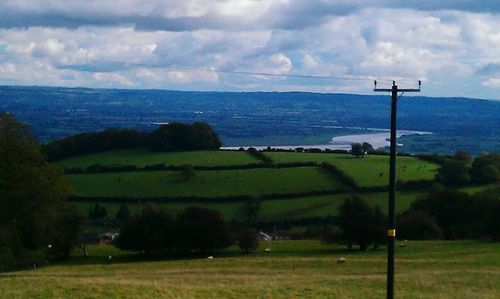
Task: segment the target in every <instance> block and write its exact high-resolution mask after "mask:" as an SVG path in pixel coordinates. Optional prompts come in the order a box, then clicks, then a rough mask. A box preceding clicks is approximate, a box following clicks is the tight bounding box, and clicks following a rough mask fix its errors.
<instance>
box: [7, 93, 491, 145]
mask: <svg viewBox="0 0 500 299" xmlns="http://www.w3.org/2000/svg"><path fill="white" fill-rule="evenodd" d="M0 110H6V111H9V112H11V113H13V114H15V115H16V117H18V118H19V119H20V120H22V121H24V122H27V123H28V124H29V125H30V126H31V128H32V129H33V131H34V132H35V134H36V136H38V137H39V138H40V139H41V140H42V141H44V142H46V141H50V140H55V139H59V138H62V137H65V136H68V135H72V134H76V133H81V132H89V131H98V130H103V129H106V128H135V129H140V130H145V131H151V130H153V129H154V128H156V127H157V125H155V123H165V122H173V121H180V122H193V121H205V122H207V123H209V124H210V125H212V126H213V127H214V129H215V131H216V132H218V134H219V135H220V136H221V139H222V142H223V143H224V145H233V146H239V145H268V144H273V145H280V144H281V145H299V144H319V143H326V142H328V141H329V140H330V138H331V137H333V136H339V135H345V134H357V133H366V132H370V131H366V130H365V129H366V128H387V127H388V124H389V97H388V96H386V95H373V96H369V95H352V94H318V93H303V92H286V93H277V92H184V91H162V90H114V89H113V90H109V89H86V88H75V89H71V88H52V87H11V86H4V87H0ZM499 124H500V102H498V101H487V100H477V99H464V98H427V97H409V96H404V97H403V98H401V101H400V104H399V128H400V129H404V130H414V131H429V132H433V133H435V135H431V136H417V137H415V136H413V137H405V138H403V140H405V146H404V147H403V148H402V150H404V151H408V152H440V153H443V152H453V151H455V150H457V149H465V150H468V151H470V152H472V153H479V152H481V151H500V141H499V138H498V136H499V134H498V128H499V127H500V126H499ZM353 127H359V128H358V129H355V128H353Z"/></svg>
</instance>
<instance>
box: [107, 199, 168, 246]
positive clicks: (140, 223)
mask: <svg viewBox="0 0 500 299" xmlns="http://www.w3.org/2000/svg"><path fill="white" fill-rule="evenodd" d="M174 233H175V223H174V221H173V219H172V218H171V217H170V215H169V214H168V213H167V212H166V211H165V210H164V209H162V208H159V207H156V206H153V205H145V206H144V207H143V209H142V211H141V212H140V213H139V214H136V215H133V216H131V217H130V218H129V219H128V220H126V221H125V222H124V223H123V224H122V226H121V228H120V234H119V235H118V239H117V241H116V245H117V247H118V248H120V249H123V250H132V251H137V252H141V253H143V254H145V255H151V254H152V253H153V252H168V251H170V250H172V249H173V248H174V246H175V235H174Z"/></svg>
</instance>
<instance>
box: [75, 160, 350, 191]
mask: <svg viewBox="0 0 500 299" xmlns="http://www.w3.org/2000/svg"><path fill="white" fill-rule="evenodd" d="M68 178H69V179H70V180H71V182H72V184H73V186H74V194H75V195H80V196H133V197H161V196H172V197H175V196H203V197H217V196H220V197H224V196H237V195H255V196H257V195H262V194H273V193H299V192H306V191H321V190H335V189H339V188H343V187H342V186H341V185H340V183H338V182H337V181H335V180H333V179H332V178H331V177H330V176H329V175H327V174H325V173H323V172H322V171H321V170H320V169H318V168H314V167H297V168H282V169H267V168H262V169H247V170H221V171H219V170H217V171H196V175H195V177H194V178H192V179H190V180H188V181H186V180H185V179H184V178H183V176H182V174H181V172H180V171H151V172H126V173H97V174H78V175H68Z"/></svg>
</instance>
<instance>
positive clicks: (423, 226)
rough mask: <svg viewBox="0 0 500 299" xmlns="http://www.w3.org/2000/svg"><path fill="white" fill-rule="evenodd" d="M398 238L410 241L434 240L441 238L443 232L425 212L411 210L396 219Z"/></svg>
mask: <svg viewBox="0 0 500 299" xmlns="http://www.w3.org/2000/svg"><path fill="white" fill-rule="evenodd" d="M398 218H399V221H398V232H399V236H400V237H401V238H404V239H410V240H436V239H441V238H442V237H443V230H442V229H441V227H440V226H439V224H438V223H437V221H436V219H435V218H434V217H433V216H431V215H430V214H429V212H427V211H419V210H411V211H407V212H405V213H403V214H402V215H401V216H399V217H398Z"/></svg>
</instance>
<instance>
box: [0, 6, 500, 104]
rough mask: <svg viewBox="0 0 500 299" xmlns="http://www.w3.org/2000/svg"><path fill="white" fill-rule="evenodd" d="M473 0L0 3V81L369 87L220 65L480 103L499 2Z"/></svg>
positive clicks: (489, 72) (489, 78)
mask: <svg viewBox="0 0 500 299" xmlns="http://www.w3.org/2000/svg"><path fill="white" fill-rule="evenodd" d="M431 2H432V3H431ZM408 3H412V4H408ZM433 3H434V4H433ZM468 3H469V2H467V1H430V0H422V1H419V2H418V3H417V2H416V1H373V2H370V4H367V2H366V1H358V0H352V1H335V3H333V2H331V1H313V0H309V1H305V0H296V1H289V0H262V1H255V0H241V1H240V0H238V1H231V0H225V1H206V0H205V1H204V0H185V1H174V0H169V1H163V0H152V1H151V0H150V1H143V2H141V4H140V5H139V4H137V1H134V0H124V1H120V2H116V1H111V0H99V1H97V0H88V1H80V0H74V1H59V0H57V1H56V0H45V1H41V0H34V1H21V0H15V1H14V0H4V1H3V2H2V3H0V28H3V29H0V79H2V80H3V81H5V82H8V83H9V84H39V85H42V84H46V85H66V86H78V85H83V86H91V87H92V86H96V87H120V86H121V87H138V88H142V87H147V88H167V89H169V88H172V89H175V88H182V89H218V90H220V89H225V88H227V89H247V88H248V89H257V90H291V89H293V88H296V89H298V90H307V89H309V90H314V91H342V92H348V91H349V92H364V91H366V90H369V88H368V89H367V88H365V86H364V85H360V84H351V83H345V82H339V81H336V82H334V83H333V84H334V86H331V84H332V82H329V81H318V80H316V81H313V80H306V79H303V80H299V79H285V78H278V77H269V76H243V75H234V74H228V73H216V72H214V71H210V70H214V69H215V70H223V71H240V72H241V71H249V72H268V73H273V74H308V75H324V76H364V77H393V78H397V77H411V78H427V79H428V80H430V81H436V82H452V81H454V83H456V84H458V85H459V88H465V86H466V84H462V83H464V82H466V81H471V82H475V84H476V86H473V87H472V89H473V90H472V92H476V93H477V94H478V96H480V97H481V96H484V97H496V94H497V92H498V90H497V89H496V90H495V88H496V87H495V86H497V79H495V78H497V77H498V76H497V75H496V73H495V70H496V69H497V67H496V66H497V65H500V56H499V54H498V49H500V31H499V30H498V28H500V18H498V14H497V13H498V11H499V10H500V8H499V6H500V5H497V2H494V1H493V2H492V1H486V2H485V5H484V6H483V8H482V9H477V8H474V7H472V6H471V5H469V4H468ZM433 5H434V8H433ZM394 7H396V8H394ZM488 9H489V13H485V12H484V11H485V10H486V11H488ZM37 22H38V23H37ZM367 84H371V83H367ZM484 87H486V88H484Z"/></svg>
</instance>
